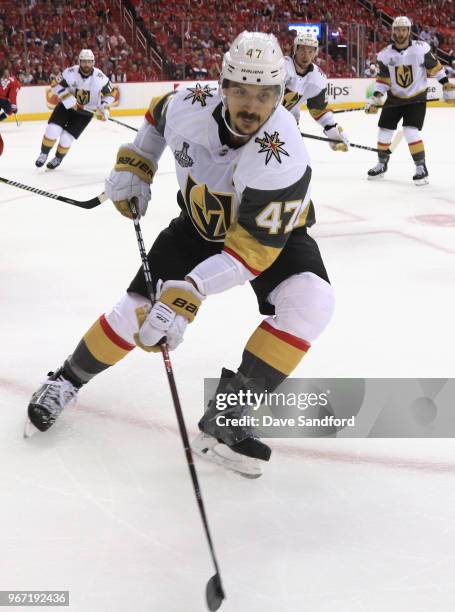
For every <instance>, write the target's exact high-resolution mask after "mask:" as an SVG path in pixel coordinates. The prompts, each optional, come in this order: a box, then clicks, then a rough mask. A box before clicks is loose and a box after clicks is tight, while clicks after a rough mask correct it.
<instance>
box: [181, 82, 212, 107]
mask: <svg viewBox="0 0 455 612" xmlns="http://www.w3.org/2000/svg"><path fill="white" fill-rule="evenodd" d="M186 89H187V91H189V92H190V93H189V94H187V95H186V96H185V97H184V98H183V99H184V100H191V104H194V103H195V102H199V103H200V105H201V106H207V102H206V101H205V100H206V98H213V93H212V91H216V87H210V85H204V86H202V85H201V84H200V83H196V86H195V87H187V88H186Z"/></svg>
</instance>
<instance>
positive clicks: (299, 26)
mask: <svg viewBox="0 0 455 612" xmlns="http://www.w3.org/2000/svg"><path fill="white" fill-rule="evenodd" d="M288 30H295V31H296V32H297V34H300V33H301V32H314V33H315V34H316V36H317V37H318V38H321V24H320V23H288Z"/></svg>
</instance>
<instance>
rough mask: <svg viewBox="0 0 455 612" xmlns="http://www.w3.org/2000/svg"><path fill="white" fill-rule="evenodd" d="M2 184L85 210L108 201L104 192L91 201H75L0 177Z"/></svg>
mask: <svg viewBox="0 0 455 612" xmlns="http://www.w3.org/2000/svg"><path fill="white" fill-rule="evenodd" d="M0 183H5V184H6V185H11V186H12V187H18V188H19V189H25V190H26V191H31V192H32V193H37V194H38V195H41V196H44V197H46V198H52V199H53V200H58V201H59V202H65V204H72V205H73V206H78V207H79V208H85V209H87V210H88V209H90V208H95V207H96V206H99V205H100V204H102V203H103V202H104V201H106V200H107V199H108V198H107V195H106V194H105V193H104V192H103V193H100V195H99V196H96V197H95V198H91V199H90V200H83V201H81V200H73V198H66V197H65V196H60V195H57V194H55V193H50V192H49V191H44V190H43V189H37V188H36V187H30V186H29V185H24V184H22V183H18V182H17V181H10V180H9V179H6V178H3V177H2V176H0Z"/></svg>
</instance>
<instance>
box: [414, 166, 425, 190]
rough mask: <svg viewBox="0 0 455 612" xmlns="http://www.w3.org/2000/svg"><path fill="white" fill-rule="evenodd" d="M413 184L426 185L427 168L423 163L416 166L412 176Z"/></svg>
mask: <svg viewBox="0 0 455 612" xmlns="http://www.w3.org/2000/svg"><path fill="white" fill-rule="evenodd" d="M412 180H413V181H414V185H416V187H420V186H421V185H428V170H427V167H426V165H425V164H420V165H418V166H416V173H415V174H414V176H413V177H412Z"/></svg>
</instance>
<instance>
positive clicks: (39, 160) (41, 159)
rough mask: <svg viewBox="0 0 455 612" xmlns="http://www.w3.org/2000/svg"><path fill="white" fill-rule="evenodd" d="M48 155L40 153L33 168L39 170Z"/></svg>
mask: <svg viewBox="0 0 455 612" xmlns="http://www.w3.org/2000/svg"><path fill="white" fill-rule="evenodd" d="M48 155H49V153H40V154H39V155H38V157H37V159H36V161H35V166H36V167H37V168H41V166H44V164H45V163H46V159H47V156H48Z"/></svg>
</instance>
